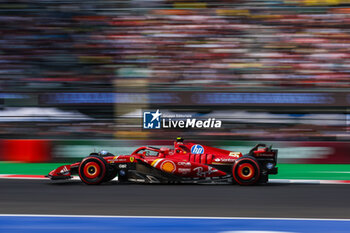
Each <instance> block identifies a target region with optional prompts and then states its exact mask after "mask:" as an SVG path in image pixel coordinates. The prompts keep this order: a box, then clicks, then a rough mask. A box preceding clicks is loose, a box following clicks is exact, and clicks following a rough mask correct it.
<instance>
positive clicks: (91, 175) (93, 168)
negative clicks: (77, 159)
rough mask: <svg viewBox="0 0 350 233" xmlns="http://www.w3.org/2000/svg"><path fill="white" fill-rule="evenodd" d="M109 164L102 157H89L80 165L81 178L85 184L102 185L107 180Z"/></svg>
mask: <svg viewBox="0 0 350 233" xmlns="http://www.w3.org/2000/svg"><path fill="white" fill-rule="evenodd" d="M106 170H107V162H106V161H105V160H104V159H103V158H101V157H97V156H94V157H87V158H85V159H83V161H82V162H81V163H80V165H79V177H80V179H81V180H82V181H83V182H84V183H85V184H101V183H102V182H104V180H105V176H106Z"/></svg>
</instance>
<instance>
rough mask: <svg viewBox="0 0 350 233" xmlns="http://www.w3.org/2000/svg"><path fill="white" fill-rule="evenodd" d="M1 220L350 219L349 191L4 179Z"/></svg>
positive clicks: (279, 186) (302, 186) (331, 187)
mask: <svg viewBox="0 0 350 233" xmlns="http://www.w3.org/2000/svg"><path fill="white" fill-rule="evenodd" d="M0 214H63V215H129V216H217V217H278V218H342V219H350V185H346V184H345V185H332V184H329V185H318V184H314V185H313V184H312V185H310V184H275V183H274V184H268V185H264V186H254V187H242V186H237V185H203V184H194V185H192V184H191V185H189V184H183V185H174V184H172V185H171V184H169V185H163V184H118V183H117V182H115V181H112V182H110V183H107V184H103V185H98V186H88V185H85V184H83V183H81V182H80V181H59V182H58V181H56V182H52V181H50V180H10V179H0Z"/></svg>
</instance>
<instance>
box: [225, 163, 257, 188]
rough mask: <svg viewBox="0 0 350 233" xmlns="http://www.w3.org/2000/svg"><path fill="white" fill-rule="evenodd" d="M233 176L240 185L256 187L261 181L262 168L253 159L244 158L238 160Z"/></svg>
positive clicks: (234, 166) (233, 169)
mask: <svg viewBox="0 0 350 233" xmlns="http://www.w3.org/2000/svg"><path fill="white" fill-rule="evenodd" d="M232 176H233V179H234V181H235V182H236V183H238V184H239V185H255V184H257V183H258V182H259V180H260V166H259V163H258V161H256V159H254V158H253V157H242V158H240V159H238V160H236V162H235V164H234V165H233V168H232Z"/></svg>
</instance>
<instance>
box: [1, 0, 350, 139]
mask: <svg viewBox="0 0 350 233" xmlns="http://www.w3.org/2000/svg"><path fill="white" fill-rule="evenodd" d="M0 27H1V30H0V92H1V93H0V99H1V101H2V102H1V103H2V105H1V107H2V110H1V111H3V112H6V113H8V114H7V115H6V114H0V125H2V127H1V130H0V137H1V138H19V137H24V138H27V137H28V138H31V137H38V138H42V137H45V138H69V137H71V138H80V137H83V138H84V137H86V138H89V137H90V138H113V137H115V136H118V137H119V136H125V137H138V136H140V135H141V136H152V137H157V135H159V133H154V132H144V131H142V130H141V123H140V122H141V119H140V117H141V115H138V117H137V116H136V120H135V119H134V118H132V117H131V118H130V119H129V118H128V116H129V115H128V113H130V112H131V113H132V112H135V111H136V112H137V111H140V109H147V108H153V109H154V108H159V106H158V105H157V101H154V103H151V102H147V101H141V102H137V101H135V102H133V101H124V102H123V101H118V100H116V101H113V99H112V101H110V100H106V99H104V98H102V100H100V99H99V101H91V100H89V99H88V97H86V96H85V97H84V98H85V101H80V102H78V103H77V102H74V101H72V102H69V101H67V100H65V101H62V100H60V99H59V98H64V97H60V95H62V94H64V93H72V92H74V93H103V94H106V93H112V94H113V93H131V96H137V95H139V93H153V92H159V93H165V95H166V94H167V93H168V92H169V91H173V92H194V91H197V92H206V93H208V92H216V93H221V92H237V93H239V92H255V93H257V92H264V93H273V92H282V93H283V92H294V93H297V92H300V91H303V92H309V93H313V92H324V93H328V92H335V93H337V92H347V90H348V88H349V87H350V78H349V75H350V29H349V28H350V2H348V0H284V1H278V0H277V1H272V0H271V1H263V0H241V1H240V0H237V1H235V0H182V1H175V0H119V1H118V0H115V1H114V0H102V1H91V0H86V1H81V0H65V1H58V0H57V1H55V0H52V1H47V0H31V1H29V0H13V1H8V2H6V1H1V2H0ZM47 93H58V95H57V98H56V97H55V98H56V99H55V100H57V101H56V102H55V101H49V102H48V101H45V100H46V99H45V98H43V97H42V95H45V94H47ZM189 101H190V100H189ZM348 101H349V100H345V102H344V104H343V106H341V105H338V106H337V107H336V108H335V107H332V106H329V105H328V106H322V105H319V106H317V107H310V106H302V105H300V106H298V105H295V106H294V108H287V107H286V108H283V107H278V108H276V107H272V106H269V103H265V104H261V103H260V104H259V103H257V104H256V105H255V106H254V105H250V107H249V108H247V107H246V105H245V104H244V103H241V105H240V106H239V105H235V106H232V107H230V106H225V107H222V106H220V104H218V105H215V107H213V106H208V105H206V103H205V102H201V104H197V105H195V106H192V108H191V107H189V106H187V107H186V108H184V106H182V105H181V104H177V105H176V104H172V105H171V106H170V105H169V106H166V105H165V106H163V107H164V108H167V109H171V110H173V111H179V109H181V110H182V111H185V112H186V111H192V112H196V113H195V114H198V115H201V116H205V115H206V114H207V115H208V114H211V115H210V116H212V117H217V118H219V119H220V117H221V118H222V119H224V122H225V124H224V127H223V128H222V129H220V130H210V131H207V132H204V131H203V130H202V131H200V130H198V131H191V130H188V131H186V132H183V131H173V132H168V133H169V137H172V136H173V135H174V136H176V135H178V134H179V133H180V134H185V135H187V136H188V137H193V138H196V137H208V138H211V137H213V136H222V137H224V138H230V139H231V138H232V139H255V138H265V139H266V138H270V139H276V140H284V139H286V140H289V139H293V140H305V139H306V140H309V139H317V140H319V139H327V140H329V139H332V140H336V139H339V140H343V139H348V135H347V121H346V119H347V105H348ZM33 107H35V108H39V109H37V111H38V112H41V111H42V110H44V109H46V110H47V111H46V115H45V114H43V115H41V116H40V117H41V118H40V119H41V120H39V121H38V120H37V119H38V115H35V114H32V111H29V112H31V113H30V114H29V115H26V114H28V112H26V113H19V112H18V111H19V109H21V108H33ZM40 108H41V109H42V110H40ZM48 109H51V110H50V111H48ZM16 111H17V112H16ZM56 111H59V113H57V112H56ZM252 111H253V112H252ZM62 112H65V113H62ZM67 112H68V113H67ZM257 112H258V113H259V114H260V115H261V114H262V115H263V116H262V118H255V119H256V120H255V121H254V120H250V121H246V119H249V118H251V117H250V116H252V115H255V114H257ZM18 114H20V117H22V118H21V119H18V118H16V119H14V118H13V117H14V116H19V115H18ZM21 114H23V115H21ZM60 114H61V115H62V114H63V116H64V117H63V118H64V119H63V118H62V117H61V115H60ZM66 114H68V115H69V118H68V119H67V118H66V116H67V115H66ZM259 114H258V115H259ZM233 115H234V116H236V118H232V116H233ZM311 115H312V117H313V118H312V119H311V118H310V117H311ZM72 117H73V118H74V120H73V118H72ZM125 118H127V119H125ZM280 118H283V119H284V120H285V119H286V118H287V119H288V121H287V122H286V121H282V122H281V120H280ZM305 118H308V119H309V120H306V121H305ZM11 119H12V120H11ZM35 119H36V120H35ZM271 119H272V120H271ZM273 119H275V120H273ZM34 120H35V122H34ZM311 120H313V121H311ZM334 121H336V123H334ZM310 122H311V123H310ZM315 122H316V123H315Z"/></svg>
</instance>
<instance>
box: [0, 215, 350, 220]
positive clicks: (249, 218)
mask: <svg viewBox="0 0 350 233" xmlns="http://www.w3.org/2000/svg"><path fill="white" fill-rule="evenodd" d="M0 217H54V218H56V217H57V218H67V217H68V218H158V219H223V220H225V219H226V220H235V219H237V220H241V219H243V220H245V219H246V220H298V221H346V222H349V221H350V219H327V218H260V217H197V216H183V217H182V216H129V215H111V216H109V215H55V214H47V215H46V214H0Z"/></svg>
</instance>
